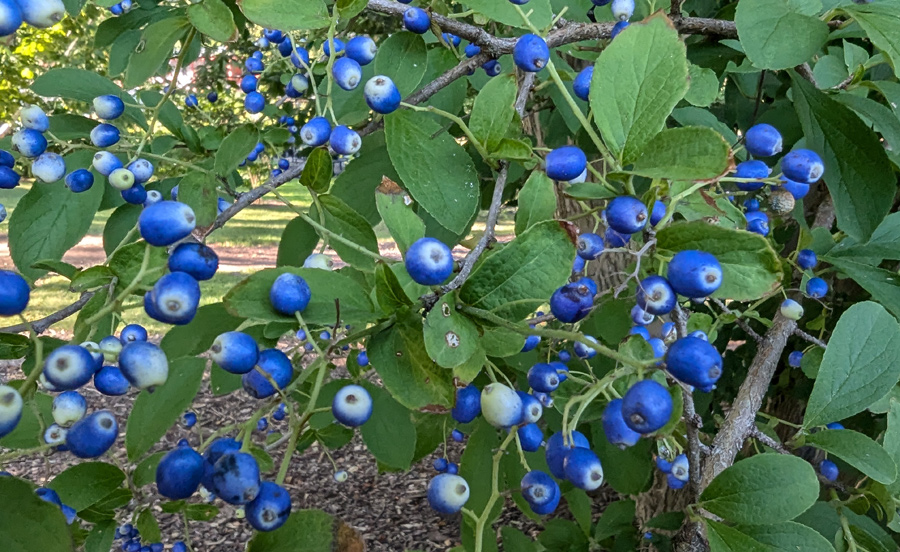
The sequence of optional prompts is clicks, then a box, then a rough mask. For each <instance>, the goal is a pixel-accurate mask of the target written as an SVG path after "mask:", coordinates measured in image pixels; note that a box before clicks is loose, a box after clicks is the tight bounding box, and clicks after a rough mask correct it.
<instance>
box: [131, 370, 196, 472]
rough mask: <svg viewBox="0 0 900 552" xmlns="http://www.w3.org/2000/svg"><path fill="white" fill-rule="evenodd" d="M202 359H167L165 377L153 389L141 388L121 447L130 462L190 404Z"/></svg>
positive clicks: (157, 438) (166, 429) (146, 449)
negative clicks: (167, 366) (123, 444)
mask: <svg viewBox="0 0 900 552" xmlns="http://www.w3.org/2000/svg"><path fill="white" fill-rule="evenodd" d="M205 368H206V360H205V359H202V358H179V359H177V360H174V361H170V362H169V379H168V381H166V383H165V384H164V385H161V386H160V387H158V388H156V389H155V390H154V391H153V393H150V392H149V391H146V390H144V391H141V394H140V395H138V398H137V399H136V400H135V401H134V408H132V410H131V414H130V415H129V416H128V424H127V425H126V430H125V449H126V450H127V451H128V459H129V460H131V461H132V462H134V461H136V460H137V459H138V458H140V457H141V456H142V455H143V454H144V453H146V452H147V451H148V450H150V447H152V446H153V445H154V444H156V442H157V441H159V439H160V438H161V437H162V436H163V435H165V434H166V431H168V429H169V428H170V427H172V424H174V423H175V421H176V420H177V419H178V417H179V416H181V415H182V414H183V413H184V411H185V410H187V409H188V407H190V405H191V403H192V402H193V400H194V397H195V396H196V395H197V391H198V390H199V389H200V382H201V380H202V379H203V371H204V369H205Z"/></svg>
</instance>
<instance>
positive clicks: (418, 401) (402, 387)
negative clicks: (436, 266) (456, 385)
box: [367, 313, 455, 410]
mask: <svg viewBox="0 0 900 552" xmlns="http://www.w3.org/2000/svg"><path fill="white" fill-rule="evenodd" d="M398 318H399V319H398V321H397V323H396V324H395V325H394V326H392V327H390V328H388V329H386V330H383V331H381V332H379V333H377V334H375V335H374V336H372V337H371V338H370V339H369V341H368V343H367V350H368V352H369V361H370V362H371V363H372V366H373V367H374V368H375V370H376V371H377V372H378V375H379V376H381V379H382V381H383V382H384V386H385V388H387V390H388V391H390V392H391V395H393V397H394V399H396V400H397V401H398V402H399V403H400V404H402V405H403V406H405V407H406V408H409V409H411V410H414V409H419V408H422V407H425V406H428V405H439V406H446V407H449V406H450V405H452V404H453V397H454V396H455V392H454V390H453V385H452V383H451V376H452V374H451V372H450V371H449V370H445V369H444V368H441V367H439V366H437V365H435V363H434V361H432V360H431V359H430V358H428V354H427V353H426V351H425V341H424V338H423V336H422V322H421V320H422V318H421V316H419V315H417V314H413V313H409V314H407V315H406V316H402V317H398Z"/></svg>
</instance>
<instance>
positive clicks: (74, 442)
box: [66, 410, 119, 458]
mask: <svg viewBox="0 0 900 552" xmlns="http://www.w3.org/2000/svg"><path fill="white" fill-rule="evenodd" d="M118 435H119V424H118V423H117V422H116V417H115V416H114V415H113V414H112V412H109V411H107V410H98V411H97V412H94V413H92V414H90V415H88V416H86V417H85V418H82V419H81V420H79V421H77V422H75V424H74V425H73V426H72V427H71V428H69V431H68V432H67V433H66V446H67V447H68V448H69V451H70V452H71V453H72V454H74V455H75V456H77V457H78V458H98V457H100V456H102V455H103V454H104V453H105V452H106V451H108V450H109V449H110V447H112V445H113V443H115V441H116V437H117V436H118Z"/></svg>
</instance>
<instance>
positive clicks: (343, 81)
mask: <svg viewBox="0 0 900 552" xmlns="http://www.w3.org/2000/svg"><path fill="white" fill-rule="evenodd" d="M331 74H332V75H333V76H334V82H335V83H337V85H338V86H340V87H341V88H342V89H344V90H354V89H356V87H357V86H359V82H360V81H361V80H362V67H361V66H360V65H359V63H357V62H356V60H354V59H350V58H348V57H342V58H340V59H338V60H337V61H335V62H334V65H333V66H332V68H331Z"/></svg>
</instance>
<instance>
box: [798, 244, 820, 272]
mask: <svg viewBox="0 0 900 552" xmlns="http://www.w3.org/2000/svg"><path fill="white" fill-rule="evenodd" d="M817 264H819V259H818V257H816V252H815V251H813V250H812V249H801V250H800V251H799V252H798V253H797V265H798V266H799V267H800V268H802V269H803V270H809V269H811V268H815V267H816V265H817Z"/></svg>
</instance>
